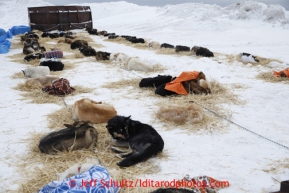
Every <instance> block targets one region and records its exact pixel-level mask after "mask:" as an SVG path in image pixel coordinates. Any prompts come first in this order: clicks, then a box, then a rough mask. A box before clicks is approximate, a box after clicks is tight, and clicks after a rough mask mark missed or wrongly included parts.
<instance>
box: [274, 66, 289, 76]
mask: <svg viewBox="0 0 289 193" xmlns="http://www.w3.org/2000/svg"><path fill="white" fill-rule="evenodd" d="M282 72H283V73H284V74H285V75H286V76H287V78H289V68H286V69H285V70H281V71H279V72H277V71H273V76H277V77H280V76H281V74H282Z"/></svg>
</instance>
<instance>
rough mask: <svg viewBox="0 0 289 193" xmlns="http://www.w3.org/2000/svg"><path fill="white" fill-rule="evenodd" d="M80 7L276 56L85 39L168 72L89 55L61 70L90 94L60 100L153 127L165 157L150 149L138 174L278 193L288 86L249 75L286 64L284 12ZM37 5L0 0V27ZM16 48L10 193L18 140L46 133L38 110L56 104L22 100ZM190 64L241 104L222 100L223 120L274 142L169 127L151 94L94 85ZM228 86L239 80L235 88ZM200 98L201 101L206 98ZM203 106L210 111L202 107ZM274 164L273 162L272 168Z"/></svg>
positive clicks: (141, 26)
mask: <svg viewBox="0 0 289 193" xmlns="http://www.w3.org/2000/svg"><path fill="white" fill-rule="evenodd" d="M79 5H86V6H90V7H91V12H92V18H93V27H94V28H96V29H98V30H107V31H108V32H115V33H116V34H119V35H134V36H137V37H141V38H145V39H146V40H153V41H158V42H160V43H170V44H172V45H185V46H189V47H192V46H195V45H198V46H204V47H207V48H209V49H210V50H211V51H213V52H214V53H215V52H216V53H222V54H233V55H237V54H239V53H242V52H247V53H251V54H253V55H257V56H260V57H264V58H272V59H277V60H278V61H280V62H273V63H270V65H267V66H262V65H256V64H254V65H252V64H250V63H249V64H243V63H241V62H239V61H236V60H235V61H230V62H228V61H226V60H216V59H214V58H196V57H195V56H175V55H163V54H157V53H156V52H154V50H149V49H138V48H135V47H132V46H128V45H124V44H118V43H115V42H110V41H105V38H103V37H100V36H92V38H93V40H94V41H95V42H96V43H98V44H101V45H103V47H102V48H100V49H98V50H101V51H107V52H111V53H116V52H122V53H126V54H128V55H130V56H137V57H139V58H141V59H143V60H146V61H149V62H151V63H154V64H161V65H162V66H164V67H165V68H166V69H167V70H165V71H164V72H160V73H159V72H157V71H156V72H152V73H141V72H129V71H126V70H122V69H121V68H120V67H119V66H117V65H116V66H115V68H112V67H109V68H108V67H107V65H105V64H103V63H101V62H97V61H96V60H90V61H85V62H83V63H82V64H81V66H80V65H78V66H77V67H76V68H74V69H72V70H67V71H64V72H63V76H66V77H69V80H71V84H72V85H73V84H81V85H83V86H86V87H91V88H95V91H94V92H92V93H88V94H83V95H79V96H78V95H76V96H73V97H68V98H67V99H66V100H67V101H66V102H67V103H68V104H69V105H72V104H73V103H74V101H76V100H79V99H80V98H82V97H91V98H94V99H97V100H98V101H105V102H108V103H110V104H112V105H114V107H115V108H116V109H117V111H118V114H119V115H123V116H129V115H131V116H132V119H133V120H139V121H141V122H143V123H147V124H150V125H152V126H153V127H154V128H155V129H156V130H157V131H158V132H159V133H160V134H161V136H162V137H163V139H164V141H165V147H164V151H165V153H166V155H167V156H168V159H167V160H162V159H158V157H157V156H156V158H153V161H154V162H156V163H157V164H158V165H159V166H160V168H161V171H160V172H158V173H155V174H150V175H148V176H145V177H146V178H149V179H156V180H171V179H181V178H183V177H184V176H185V175H186V174H189V175H190V176H192V177H193V176H198V175H208V176H211V177H214V178H216V179H219V180H227V181H229V182H230V187H229V188H225V189H222V190H220V192H222V193H232V192H234V193H235V192H237V193H245V192H250V193H265V192H270V191H277V190H279V187H280V183H279V182H280V181H284V180H288V179H289V168H288V164H287V167H284V165H282V164H280V163H283V162H284V161H286V159H287V161H288V151H289V149H288V148H287V147H289V142H288V135H289V126H288V124H287V121H288V114H289V108H288V96H289V89H288V87H289V84H285V83H282V82H277V83H273V82H265V81H263V80H260V79H257V78H256V76H257V75H258V74H259V73H261V72H272V71H273V70H281V69H284V68H287V67H289V53H288V50H289V38H288V34H289V12H288V11H286V10H285V9H284V8H283V7H281V6H280V5H266V4H263V3H259V2H256V1H242V2H240V3H235V4H232V5H230V6H227V7H219V6H217V5H209V4H199V3H186V4H178V5H166V6H164V7H149V6H138V5H135V4H131V3H127V2H125V1H119V2H109V3H91V4H79ZM37 6H51V4H49V3H47V2H44V1H41V0H33V1H32V0H23V1H18V0H11V1H1V2H0V12H1V13H2V15H1V18H0V21H1V25H0V28H2V29H5V30H8V29H9V28H11V27H12V26H18V25H29V18H28V13H27V7H37ZM21 52H22V49H10V51H9V53H8V54H1V55H0V58H1V61H2V63H1V65H0V72H1V75H0V76H1V85H2V91H1V100H0V117H1V120H2V126H1V131H2V135H1V136H0V141H1V148H0V149H1V150H0V151H1V152H0V153H1V157H0V166H1V170H0V181H1V183H0V188H1V190H4V189H5V190H6V189H8V190H12V192H13V190H15V189H17V188H18V186H19V184H17V183H15V181H16V182H17V179H23V178H25V176H19V175H18V174H17V171H16V169H17V168H16V167H15V166H14V165H13V162H14V161H15V160H14V157H19V156H20V155H21V154H25V153H26V152H27V151H28V149H27V147H26V145H27V143H28V142H27V140H24V139H29V137H30V135H31V132H42V133H47V132H49V131H50V130H49V129H48V128H47V117H46V116H47V115H48V114H49V113H52V112H54V111H56V110H58V109H60V108H62V107H63V106H61V105H58V104H41V105H38V104H33V103H31V102H29V101H26V100H21V96H20V92H19V91H17V90H15V89H13V87H15V86H16V85H17V84H19V83H20V82H23V79H12V78H11V76H12V75H14V74H15V73H17V72H21V70H23V69H24V68H25V65H23V64H20V63H16V62H11V61H10V59H9V58H7V56H11V55H14V54H17V53H21ZM86 63H87V64H86ZM83 66H85V67H83ZM193 70H198V71H203V72H204V73H205V74H206V75H207V78H208V80H209V81H210V80H215V81H217V82H219V83H221V84H223V85H225V86H226V87H227V88H229V89H231V90H232V92H233V93H234V94H235V95H237V96H238V98H239V100H240V101H242V103H240V104H232V103H228V104H222V105H221V106H222V108H224V109H226V110H227V111H230V112H231V117H230V118H229V119H230V120H232V121H233V122H234V123H237V124H239V125H241V126H242V127H244V128H247V129H249V130H250V131H252V132H255V133H257V134H259V135H261V136H264V137H266V138H268V139H270V140H272V141H273V142H271V141H268V140H266V139H264V138H262V137H259V136H257V135H255V134H253V133H251V132H248V131H246V130H245V129H242V128H240V127H238V126H237V125H235V124H231V123H229V122H227V121H226V120H223V123H224V124H220V126H222V127H224V128H215V130H214V128H213V127H212V128H211V131H210V132H209V131H207V130H205V128H204V131H202V130H200V131H198V132H188V131H184V130H183V129H180V128H178V126H177V125H176V126H174V128H169V129H167V128H165V127H163V125H164V124H163V123H162V122H161V121H160V120H158V119H157V118H156V117H155V111H156V110H157V107H155V106H150V104H153V102H155V101H150V100H151V98H137V99H135V98H134V95H135V93H133V91H132V89H131V88H123V90H121V91H120V90H119V89H118V90H116V92H114V91H110V90H108V89H104V88H102V87H101V85H103V84H105V83H106V82H107V81H117V80H120V79H122V78H127V79H129V78H139V77H152V76H156V75H158V74H169V75H173V76H178V75H179V74H180V73H181V72H183V71H193ZM233 85H241V86H240V89H238V88H235V87H233ZM137 92H141V91H137ZM212 94H213V93H212ZM156 101H157V100H156ZM167 102H168V103H169V99H168V100H167ZM202 105H203V106H207V104H205V103H204V104H202ZM204 112H205V114H210V115H211V114H212V113H211V112H210V111H208V110H204ZM215 127H219V125H215ZM220 130H221V131H222V132H220ZM274 142H277V143H279V144H282V145H284V146H286V147H282V146H280V145H278V144H276V143H274ZM272 167H273V168H275V169H270V168H272ZM108 170H109V168H108ZM141 177H144V176H139V178H141ZM12 181H13V183H11V182H12ZM278 181H279V182H278ZM47 183H48V182H47ZM39 188H41V187H39ZM0 192H1V191H0Z"/></svg>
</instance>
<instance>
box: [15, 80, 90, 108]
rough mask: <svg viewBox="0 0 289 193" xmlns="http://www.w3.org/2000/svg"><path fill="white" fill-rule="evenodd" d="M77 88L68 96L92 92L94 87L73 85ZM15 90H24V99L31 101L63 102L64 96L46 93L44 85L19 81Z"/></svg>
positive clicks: (42, 102) (39, 102)
mask: <svg viewBox="0 0 289 193" xmlns="http://www.w3.org/2000/svg"><path fill="white" fill-rule="evenodd" d="M72 87H73V88H75V91H74V92H73V93H71V94H69V95H67V96H74V95H77V94H81V93H91V92H92V91H93V90H94V89H93V88H88V87H83V86H73V85H72ZM14 89H15V90H19V91H23V92H22V93H20V95H21V96H22V97H23V98H22V100H30V101H31V103H36V104H45V103H56V104H61V103H62V102H63V101H62V97H61V96H55V95H49V94H47V93H44V92H43V91H42V87H37V86H32V87H31V86H30V85H28V84H26V83H19V84H18V85H17V86H16V87H14Z"/></svg>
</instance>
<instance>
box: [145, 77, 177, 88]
mask: <svg viewBox="0 0 289 193" xmlns="http://www.w3.org/2000/svg"><path fill="white" fill-rule="evenodd" d="M175 78H176V77H172V76H169V75H158V76H156V77H149V78H143V79H141V81H140V83H139V87H153V88H154V87H158V86H160V85H162V84H166V83H169V82H171V81H173V80H174V79H175Z"/></svg>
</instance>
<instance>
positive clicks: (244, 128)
mask: <svg viewBox="0 0 289 193" xmlns="http://www.w3.org/2000/svg"><path fill="white" fill-rule="evenodd" d="M189 102H191V103H196V104H197V105H200V106H201V107H203V108H204V109H206V110H207V111H210V112H211V113H213V114H215V115H217V116H218V117H220V118H222V119H224V120H226V121H228V122H230V123H231V124H233V125H236V126H238V127H240V128H241V129H243V130H245V131H248V132H250V133H252V134H254V135H257V136H258V137H261V138H263V139H266V140H267V141H270V142H272V143H275V144H277V145H279V146H282V147H284V148H286V149H289V147H288V146H285V145H283V144H281V143H278V142H276V141H273V140H271V139H269V138H267V137H264V136H263V135H260V134H258V133H256V132H254V131H252V130H250V129H247V128H246V127H243V126H241V125H239V124H237V123H235V122H233V121H231V120H229V119H227V118H226V117H223V116H221V115H219V114H218V113H216V112H214V111H212V110H210V109H208V108H206V107H204V106H203V105H201V104H199V103H197V102H195V101H189Z"/></svg>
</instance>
